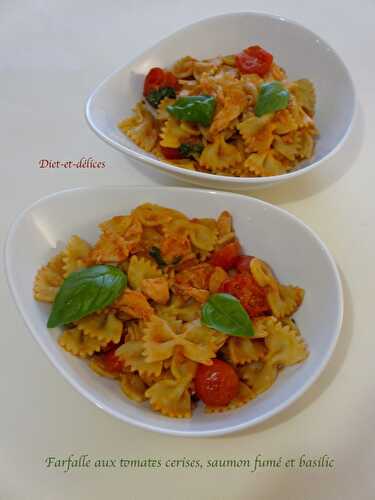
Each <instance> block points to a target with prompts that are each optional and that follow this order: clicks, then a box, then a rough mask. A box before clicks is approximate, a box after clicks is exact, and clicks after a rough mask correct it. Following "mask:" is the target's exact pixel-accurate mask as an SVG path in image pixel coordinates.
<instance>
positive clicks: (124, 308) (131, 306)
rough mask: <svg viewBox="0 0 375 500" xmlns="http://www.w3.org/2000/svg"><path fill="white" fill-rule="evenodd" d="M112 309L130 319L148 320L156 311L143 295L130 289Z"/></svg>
mask: <svg viewBox="0 0 375 500" xmlns="http://www.w3.org/2000/svg"><path fill="white" fill-rule="evenodd" d="M112 307H113V308H114V310H116V311H121V312H123V313H125V314H126V315H128V316H129V318H136V319H145V320H147V319H149V318H150V317H151V316H152V315H153V313H154V309H153V308H152V307H151V306H150V304H149V303H148V302H147V299H146V297H145V296H144V295H143V293H142V292H138V291H137V290H130V289H129V288H127V289H126V290H125V291H124V293H123V294H122V295H121V297H120V298H118V299H117V300H116V302H114V303H113V304H112Z"/></svg>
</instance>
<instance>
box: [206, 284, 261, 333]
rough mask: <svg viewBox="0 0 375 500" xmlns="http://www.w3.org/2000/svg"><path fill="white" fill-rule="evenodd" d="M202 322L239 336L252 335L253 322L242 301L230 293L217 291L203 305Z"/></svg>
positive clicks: (215, 328)
mask: <svg viewBox="0 0 375 500" xmlns="http://www.w3.org/2000/svg"><path fill="white" fill-rule="evenodd" d="M202 323H203V324H205V325H206V326H208V327H210V328H213V329H214V330H218V331H219V332H222V333H226V334H227V335H235V336H237V337H252V336H253V335H254V330H253V324H252V322H251V320H250V318H249V316H248V314H247V312H246V310H245V309H244V308H243V306H242V305H241V302H240V301H239V300H238V299H236V297H233V295H230V294H229V293H215V294H214V295H211V297H210V298H209V299H208V301H207V302H206V303H205V304H204V305H203V307H202Z"/></svg>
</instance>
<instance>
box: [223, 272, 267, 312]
mask: <svg viewBox="0 0 375 500" xmlns="http://www.w3.org/2000/svg"><path fill="white" fill-rule="evenodd" d="M219 292H224V293H229V294H231V295H234V297H237V299H238V300H239V301H240V302H241V304H242V305H243V307H244V308H245V309H246V311H247V313H248V315H249V316H250V318H255V317H257V316H262V315H263V314H266V313H268V312H269V311H270V307H269V305H268V302H267V298H266V292H265V290H264V289H263V288H262V287H260V286H259V285H258V284H257V283H256V281H255V280H254V278H253V277H252V276H251V274H247V273H246V274H245V273H240V274H237V275H236V276H234V277H233V278H230V279H228V280H225V281H224V282H223V283H222V284H221V285H220V289H219Z"/></svg>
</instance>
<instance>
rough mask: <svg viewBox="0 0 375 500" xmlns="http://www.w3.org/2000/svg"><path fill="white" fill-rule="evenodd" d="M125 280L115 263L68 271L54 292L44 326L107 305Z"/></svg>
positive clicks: (66, 321) (82, 314) (121, 289)
mask: <svg viewBox="0 0 375 500" xmlns="http://www.w3.org/2000/svg"><path fill="white" fill-rule="evenodd" d="M126 284H127V277H126V274H124V273H123V272H122V271H121V269H119V268H118V267H114V266H93V267H88V268H87V269H82V271H77V272H75V273H71V274H70V275H69V276H68V277H67V278H66V279H65V280H64V282H63V284H62V285H61V288H60V290H59V291H58V294H57V295H56V298H55V301H54V303H53V306H52V311H51V314H50V316H49V318H48V323H47V327H48V328H53V327H55V326H58V325H66V324H67V323H71V322H72V321H78V320H79V319H81V318H83V317H84V316H88V315H89V314H91V313H93V312H95V311H97V310H99V309H102V308H103V307H106V306H108V305H109V304H111V303H112V302H113V301H114V300H116V299H117V297H119V296H120V295H121V293H122V291H123V290H124V288H125V287H126Z"/></svg>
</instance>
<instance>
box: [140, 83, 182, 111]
mask: <svg viewBox="0 0 375 500" xmlns="http://www.w3.org/2000/svg"><path fill="white" fill-rule="evenodd" d="M164 97H173V98H174V97H176V90H175V89H174V88H173V87H161V88H160V89H157V90H152V91H151V92H150V93H149V94H148V95H147V96H146V99H147V101H148V102H149V103H150V104H151V106H152V107H153V108H157V107H158V106H159V104H160V101H161V100H162V99H164Z"/></svg>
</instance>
